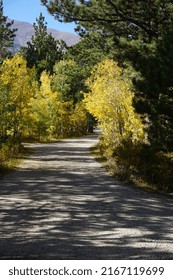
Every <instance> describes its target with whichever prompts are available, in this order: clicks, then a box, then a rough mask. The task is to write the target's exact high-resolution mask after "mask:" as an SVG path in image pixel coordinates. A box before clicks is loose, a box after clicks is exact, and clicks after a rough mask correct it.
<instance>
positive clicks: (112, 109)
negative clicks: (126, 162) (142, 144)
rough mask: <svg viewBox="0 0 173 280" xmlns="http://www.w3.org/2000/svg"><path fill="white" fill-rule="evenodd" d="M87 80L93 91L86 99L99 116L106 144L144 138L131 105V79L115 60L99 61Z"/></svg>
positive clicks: (138, 119) (114, 144)
mask: <svg viewBox="0 0 173 280" xmlns="http://www.w3.org/2000/svg"><path fill="white" fill-rule="evenodd" d="M86 84H87V86H88V87H89V89H90V92H89V93H88V94H85V99H84V102H85V104H86V108H87V109H88V111H89V112H90V113H91V114H92V115H93V116H94V117H95V118H96V119H97V120H98V123H99V125H100V128H101V130H102V133H103V136H104V143H105V144H106V145H108V146H109V145H111V146H113V147H117V146H118V145H120V144H121V143H122V142H123V141H124V140H126V141H127V140H129V141H132V142H135V141H139V140H141V139H143V137H144V132H143V125H142V122H141V120H140V117H139V115H138V114H136V113H135V111H134V108H133V105H132V102H133V92H132V90H131V83H130V82H129V81H128V80H127V78H125V76H124V74H123V69H122V68H120V67H119V66H118V64H117V63H116V62H114V61H113V60H110V59H106V60H104V61H103V62H101V63H99V64H98V65H97V67H95V68H94V70H93V72H92V75H91V77H90V78H89V79H88V80H87V82H86Z"/></svg>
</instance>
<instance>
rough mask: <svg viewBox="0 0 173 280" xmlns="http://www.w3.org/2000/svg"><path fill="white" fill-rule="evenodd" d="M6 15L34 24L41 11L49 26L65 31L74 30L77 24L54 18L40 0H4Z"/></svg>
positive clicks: (72, 31)
mask: <svg viewBox="0 0 173 280" xmlns="http://www.w3.org/2000/svg"><path fill="white" fill-rule="evenodd" d="M3 10H4V16H8V17H9V18H10V19H14V20H19V21H25V22H29V23H31V24H33V23H34V22H36V18H38V17H39V15H40V12H41V13H42V14H43V16H44V17H45V21H46V22H47V27H48V28H54V29H56V30H59V31H64V32H71V33H75V32H74V27H75V25H74V24H73V23H72V24H71V23H66V24H65V23H60V22H58V21H57V20H55V19H54V17H53V16H51V15H50V14H49V13H48V12H47V9H46V7H44V6H43V5H42V4H41V1H40V0H3Z"/></svg>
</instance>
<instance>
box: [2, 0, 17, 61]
mask: <svg viewBox="0 0 173 280" xmlns="http://www.w3.org/2000/svg"><path fill="white" fill-rule="evenodd" d="M12 25H13V21H11V22H9V21H8V19H7V17H6V16H4V14H3V1H2V0H1V1H0V63H2V62H3V60H4V59H5V58H6V57H8V56H9V55H10V54H11V53H12V47H13V43H14V38H15V36H16V35H15V32H16V31H17V29H12Z"/></svg>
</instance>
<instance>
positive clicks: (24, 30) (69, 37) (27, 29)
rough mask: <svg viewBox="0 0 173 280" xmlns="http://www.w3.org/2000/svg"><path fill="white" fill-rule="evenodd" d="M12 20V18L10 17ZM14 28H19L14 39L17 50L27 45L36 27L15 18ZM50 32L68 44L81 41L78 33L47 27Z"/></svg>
mask: <svg viewBox="0 0 173 280" xmlns="http://www.w3.org/2000/svg"><path fill="white" fill-rule="evenodd" d="M9 21H11V19H9ZM12 27H13V28H17V29H18V30H17V32H16V38H15V41H14V49H15V51H17V50H18V49H19V48H20V47H21V46H26V45H27V42H28V41H30V39H31V36H32V35H33V34H34V28H33V26H32V24H30V23H28V22H23V21H17V20H14V24H13V26H12ZM47 31H48V33H52V36H53V37H54V38H55V39H56V40H60V39H62V40H63V41H65V42H66V44H67V45H68V46H72V45H75V44H77V43H78V42H79V40H80V37H79V36H78V35H76V34H73V33H69V32H62V31H59V30H56V29H51V28H48V29H47Z"/></svg>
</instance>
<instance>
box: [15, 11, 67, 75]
mask: <svg viewBox="0 0 173 280" xmlns="http://www.w3.org/2000/svg"><path fill="white" fill-rule="evenodd" d="M33 27H34V29H35V34H34V35H33V36H32V38H31V41H30V42H27V47H22V48H21V51H20V53H21V54H22V55H23V56H24V58H25V59H26V60H27V65H28V66H29V67H31V68H32V67H33V66H35V68H36V71H37V76H38V79H39V78H40V75H41V73H42V72H43V71H47V72H48V73H50V74H52V72H53V66H54V64H55V62H56V61H57V60H59V59H60V57H61V54H62V52H63V50H62V49H61V48H59V49H58V47H59V46H60V44H61V42H59V41H56V40H55V39H54V38H53V37H52V34H48V33H47V23H46V22H45V18H44V17H43V15H42V14H41V13H40V16H39V18H37V19H36V23H34V24H33Z"/></svg>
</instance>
